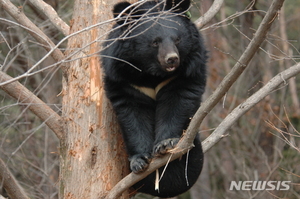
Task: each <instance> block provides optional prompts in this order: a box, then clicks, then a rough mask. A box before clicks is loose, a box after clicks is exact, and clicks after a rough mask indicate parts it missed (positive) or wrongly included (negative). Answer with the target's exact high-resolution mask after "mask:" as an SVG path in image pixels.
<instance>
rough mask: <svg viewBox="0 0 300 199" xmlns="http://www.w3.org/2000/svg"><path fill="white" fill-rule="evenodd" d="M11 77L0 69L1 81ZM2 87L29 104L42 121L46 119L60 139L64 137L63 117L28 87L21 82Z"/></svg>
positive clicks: (17, 98) (12, 95)
mask: <svg viewBox="0 0 300 199" xmlns="http://www.w3.org/2000/svg"><path fill="white" fill-rule="evenodd" d="M10 79H12V78H11V77H10V76H9V75H7V74H5V73H3V72H1V71H0V82H5V81H8V80H10ZM0 88H1V89H2V90H4V91H5V92H6V93H7V94H9V95H10V96H11V97H13V98H15V99H16V100H18V101H19V102H21V103H25V104H28V107H29V109H30V110H31V111H32V112H33V113H34V114H35V115H36V116H38V117H39V118H40V119H41V120H42V121H45V123H46V124H47V126H48V127H49V128H50V129H51V130H52V131H53V132H54V133H55V134H56V136H57V137H58V138H59V139H60V140H61V139H62V138H63V134H64V133H63V129H62V125H61V124H62V119H61V117H60V116H59V115H58V114H57V113H56V112H55V111H53V110H52V109H51V108H50V107H49V106H48V105H47V104H45V103H44V102H43V101H42V100H40V99H39V98H38V97H37V96H36V95H34V94H33V93H32V92H31V91H29V90H28V89H27V88H26V87H24V86H23V85H22V84H20V83H19V82H12V83H10V84H6V85H4V86H0Z"/></svg>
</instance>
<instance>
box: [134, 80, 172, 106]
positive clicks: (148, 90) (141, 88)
mask: <svg viewBox="0 0 300 199" xmlns="http://www.w3.org/2000/svg"><path fill="white" fill-rule="evenodd" d="M175 78H176V76H174V77H171V78H169V79H166V80H165V81H163V82H161V83H160V84H158V85H157V86H156V87H155V88H149V87H145V86H137V85H134V84H131V86H132V87H133V88H135V89H137V90H139V91H140V92H141V93H144V94H145V95H147V96H148V97H151V98H152V99H154V100H155V99H156V95H157V93H158V92H159V91H160V89H162V88H163V87H164V86H165V85H167V84H168V83H169V82H170V81H172V80H173V79H175Z"/></svg>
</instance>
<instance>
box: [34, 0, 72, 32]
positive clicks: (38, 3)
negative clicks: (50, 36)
mask: <svg viewBox="0 0 300 199" xmlns="http://www.w3.org/2000/svg"><path fill="white" fill-rule="evenodd" d="M29 1H30V3H32V4H33V5H34V6H35V7H36V8H38V9H39V10H41V11H42V12H43V13H44V14H45V15H46V16H47V17H48V18H49V20H50V21H51V23H52V24H53V25H54V26H55V27H56V28H57V29H58V30H60V31H61V32H62V33H63V34H64V35H65V36H67V35H69V31H70V26H69V25H68V24H66V23H65V22H64V21H63V20H62V19H61V18H60V17H59V16H58V14H57V12H56V11H55V10H54V9H53V8H52V7H51V6H50V5H48V4H47V3H45V2H44V1H42V0H29Z"/></svg>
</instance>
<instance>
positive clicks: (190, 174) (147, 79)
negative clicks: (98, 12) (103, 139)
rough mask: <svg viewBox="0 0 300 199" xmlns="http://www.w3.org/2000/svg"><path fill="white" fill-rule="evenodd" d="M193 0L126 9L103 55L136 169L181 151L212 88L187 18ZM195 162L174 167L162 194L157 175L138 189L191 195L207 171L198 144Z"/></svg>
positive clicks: (120, 10) (117, 10) (119, 7)
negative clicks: (206, 91) (179, 145)
mask: <svg viewBox="0 0 300 199" xmlns="http://www.w3.org/2000/svg"><path fill="white" fill-rule="evenodd" d="M189 6H190V1H189V0H166V1H140V2H138V3H135V4H130V3H128V2H121V3H118V4H116V5H115V6H114V9H113V14H114V17H115V18H116V21H117V23H116V24H115V25H114V27H113V29H112V30H111V32H110V34H109V36H108V38H107V41H106V42H105V43H104V46H103V51H102V53H101V58H102V65H103V68H104V74H105V76H104V86H105V90H106V95H107V97H108V98H109V100H110V101H111V103H112V105H113V108H114V110H115V112H116V114H117V117H118V120H119V123H120V126H121V129H122V132H123V137H124V140H125V144H126V148H127V152H128V155H129V160H130V169H131V170H132V171H133V172H135V173H139V172H142V171H144V170H145V169H146V168H147V167H148V164H149V162H150V160H151V158H153V157H155V156H159V155H163V154H166V153H168V152H169V150H170V149H172V148H174V147H175V146H176V144H177V143H178V141H179V139H180V138H181V136H182V134H183V131H184V129H186V128H187V126H188V124H189V121H190V119H191V117H193V115H194V113H195V112H196V110H197V109H198V107H199V106H200V102H201V96H202V94H203V92H204V88H205V84H206V60H207V56H206V50H205V48H204V44H203V40H202V37H201V35H200V34H199V32H198V30H197V28H196V27H195V25H194V24H193V23H192V22H191V21H190V19H189V17H188V16H187V14H186V12H187V9H188V8H189ZM194 145H195V147H194V148H193V149H191V150H190V152H189V153H188V156H187V155H183V156H182V157H181V158H180V159H178V160H175V161H173V162H171V163H169V164H168V166H167V168H166V171H165V172H164V174H163V175H162V170H163V168H160V169H159V174H160V175H161V179H160V182H159V189H157V188H155V185H154V182H155V176H156V175H155V174H156V173H155V172H153V173H152V174H150V175H149V176H148V177H146V178H145V179H143V180H142V181H140V182H139V183H137V184H136V185H134V188H135V189H136V190H137V191H139V192H143V193H148V194H151V195H154V196H159V197H173V196H176V195H179V194H181V193H183V192H185V191H187V190H188V189H189V188H190V187H191V186H192V185H193V184H194V183H195V182H196V180H197V178H198V177H199V174H200V172H201V169H202V164H203V153H202V147H201V142H200V140H199V138H198V137H197V138H196V139H195V141H194Z"/></svg>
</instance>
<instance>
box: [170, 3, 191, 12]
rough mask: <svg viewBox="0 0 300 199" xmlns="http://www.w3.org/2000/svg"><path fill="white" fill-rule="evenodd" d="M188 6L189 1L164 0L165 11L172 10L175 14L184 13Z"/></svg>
mask: <svg viewBox="0 0 300 199" xmlns="http://www.w3.org/2000/svg"><path fill="white" fill-rule="evenodd" d="M190 5H191V1H190V0H166V10H172V11H173V12H177V13H179V12H184V11H186V10H187V9H189V7H190Z"/></svg>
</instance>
